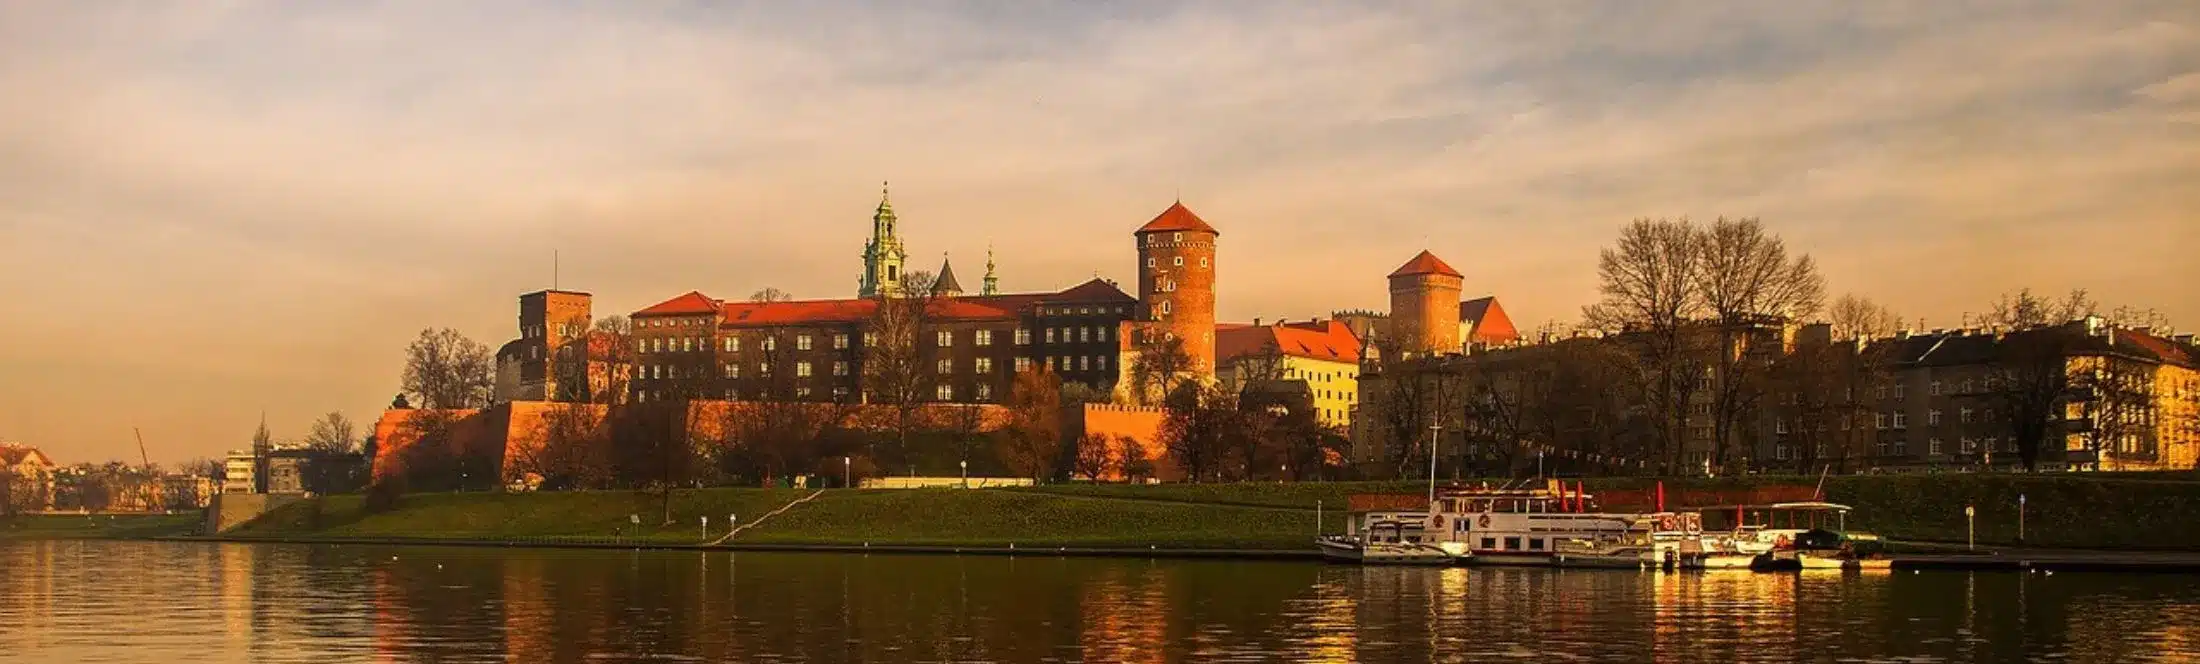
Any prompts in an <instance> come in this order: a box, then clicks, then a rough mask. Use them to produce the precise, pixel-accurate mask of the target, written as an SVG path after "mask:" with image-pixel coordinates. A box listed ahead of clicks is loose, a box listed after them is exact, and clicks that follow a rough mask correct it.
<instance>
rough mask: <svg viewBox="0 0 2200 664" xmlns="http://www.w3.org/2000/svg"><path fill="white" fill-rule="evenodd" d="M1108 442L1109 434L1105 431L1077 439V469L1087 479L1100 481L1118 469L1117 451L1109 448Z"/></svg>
mask: <svg viewBox="0 0 2200 664" xmlns="http://www.w3.org/2000/svg"><path fill="white" fill-rule="evenodd" d="M1108 442H1109V441H1108V435H1107V434H1104V433H1088V434H1085V436H1084V437H1083V438H1079V439H1078V440H1077V462H1076V463H1077V466H1076V469H1075V470H1076V472H1077V474H1078V475H1083V476H1084V477H1085V479H1087V480H1093V481H1099V480H1100V478H1102V477H1106V476H1107V475H1108V473H1109V472H1112V471H1114V470H1116V459H1115V453H1114V452H1113V451H1112V450H1109V449H1108Z"/></svg>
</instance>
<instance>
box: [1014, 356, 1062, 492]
mask: <svg viewBox="0 0 2200 664" xmlns="http://www.w3.org/2000/svg"><path fill="white" fill-rule="evenodd" d="M1061 385H1062V381H1061V378H1060V377H1058V376H1056V375H1055V374H1054V372H1053V371H1051V370H1049V369H1047V368H1046V367H1045V366H1034V367H1032V368H1030V369H1026V370H1024V371H1021V372H1018V373H1017V374H1016V382H1015V384H1013V385H1012V386H1010V389H1009V402H1008V409H1009V423H1008V430H1007V431H1005V432H1004V433H1005V434H1006V435H1003V436H1002V437H1001V442H1000V445H1001V447H1000V456H1001V460H1002V461H1003V462H1005V463H1007V464H1008V467H1009V468H1010V469H1011V470H1013V471H1015V472H1016V473H1017V474H1018V475H1021V476H1023V477H1029V478H1031V479H1032V480H1033V481H1043V480H1046V479H1048V478H1051V477H1053V476H1054V468H1055V465H1056V464H1057V463H1058V462H1059V461H1060V460H1061V457H1062V420H1061V418H1062V394H1061Z"/></svg>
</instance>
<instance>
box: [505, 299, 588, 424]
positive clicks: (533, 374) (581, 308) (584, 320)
mask: <svg viewBox="0 0 2200 664" xmlns="http://www.w3.org/2000/svg"><path fill="white" fill-rule="evenodd" d="M590 300H591V296H590V295H589V294H587V293H582V292H578V291H564V290H545V291H535V292H533V293H528V294H525V295H521V296H519V338H520V342H521V344H520V349H519V352H520V353H521V355H520V357H518V358H517V360H518V361H519V382H520V385H521V386H522V389H523V392H522V394H524V395H526V396H533V397H536V398H538V399H543V400H546V401H582V400H586V399H587V398H588V395H587V394H586V392H587V390H588V385H587V381H586V380H585V378H586V373H585V372H586V371H587V367H588V357H587V355H588V326H589V324H590V318H589V316H590V311H589V307H590ZM568 346H570V347H571V349H570V350H569V349H568ZM561 363H563V364H562V365H561ZM560 378H565V379H568V380H567V381H565V382H571V379H576V378H577V379H581V380H580V383H579V384H577V385H561V384H560V380H559V379H560ZM535 385H541V386H542V389H541V391H540V392H537V391H535V390H534V389H533V386H535ZM538 394H539V395H540V396H536V395H538Z"/></svg>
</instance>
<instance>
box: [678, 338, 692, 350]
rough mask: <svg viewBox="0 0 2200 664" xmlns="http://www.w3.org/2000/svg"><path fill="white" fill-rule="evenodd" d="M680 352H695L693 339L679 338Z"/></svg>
mask: <svg viewBox="0 0 2200 664" xmlns="http://www.w3.org/2000/svg"><path fill="white" fill-rule="evenodd" d="M680 351H681V352H687V353H692V352H695V337H680Z"/></svg>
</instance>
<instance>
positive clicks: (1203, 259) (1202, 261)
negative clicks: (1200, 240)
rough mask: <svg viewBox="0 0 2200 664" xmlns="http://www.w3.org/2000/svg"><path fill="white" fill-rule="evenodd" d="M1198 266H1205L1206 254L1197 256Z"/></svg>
mask: <svg viewBox="0 0 2200 664" xmlns="http://www.w3.org/2000/svg"><path fill="white" fill-rule="evenodd" d="M1199 266H1200V267H1207V257H1206V256H1201V257H1199Z"/></svg>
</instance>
